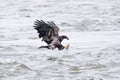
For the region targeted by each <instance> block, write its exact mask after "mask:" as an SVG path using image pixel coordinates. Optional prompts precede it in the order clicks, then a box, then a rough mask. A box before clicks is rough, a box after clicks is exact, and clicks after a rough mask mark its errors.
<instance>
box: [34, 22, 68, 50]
mask: <svg viewBox="0 0 120 80" xmlns="http://www.w3.org/2000/svg"><path fill="white" fill-rule="evenodd" d="M34 28H35V29H36V30H37V32H38V33H39V38H42V41H44V42H46V43H47V46H41V47H39V48H48V49H55V48H58V50H63V49H64V48H65V46H63V45H62V44H61V42H62V41H63V39H67V40H69V38H68V37H67V36H65V35H62V36H59V33H58V32H59V28H58V27H57V25H56V24H55V23H54V22H53V21H48V22H44V21H43V20H36V21H35V22H34Z"/></svg>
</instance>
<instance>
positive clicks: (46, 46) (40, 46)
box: [39, 46, 50, 49]
mask: <svg viewBox="0 0 120 80" xmlns="http://www.w3.org/2000/svg"><path fill="white" fill-rule="evenodd" d="M40 48H47V49H50V48H49V46H40V47H39V49H40Z"/></svg>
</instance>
